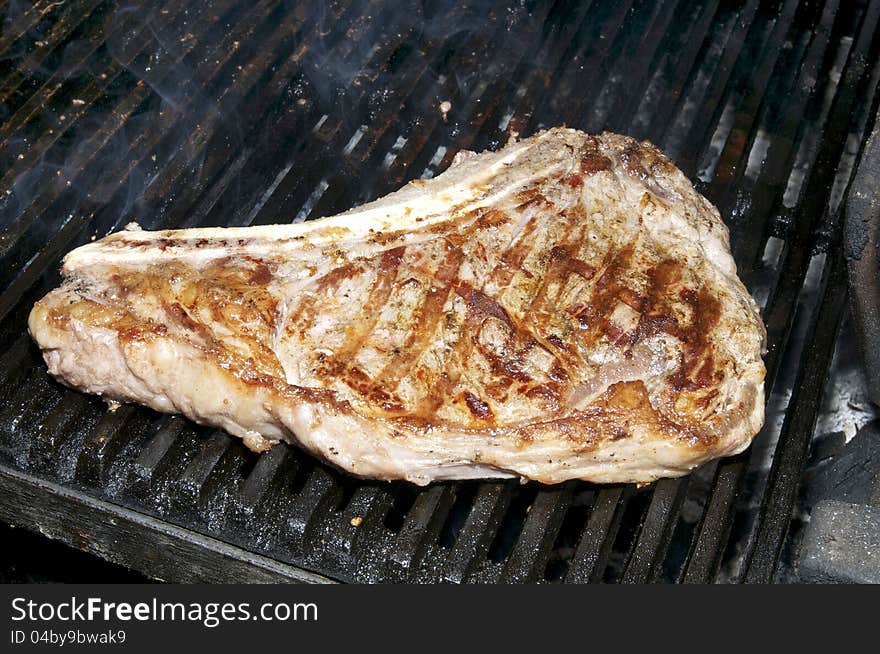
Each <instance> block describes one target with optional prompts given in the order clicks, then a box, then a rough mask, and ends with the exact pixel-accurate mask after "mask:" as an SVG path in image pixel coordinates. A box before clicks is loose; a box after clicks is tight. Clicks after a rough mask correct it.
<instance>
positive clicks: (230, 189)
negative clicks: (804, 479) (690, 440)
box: [0, 0, 880, 582]
mask: <svg viewBox="0 0 880 654" xmlns="http://www.w3.org/2000/svg"><path fill="white" fill-rule="evenodd" d="M0 13H2V15H3V22H2V31H0V123H2V125H0V228H2V235H0V259H2V266H0V285H2V289H3V290H2V294H0V342H2V348H0V351H2V352H3V354H2V356H0V392H2V393H3V396H4V400H3V402H2V403H0V485H2V488H3V490H2V496H3V497H2V499H0V516H2V517H3V519H5V520H7V521H10V522H13V523H16V524H23V525H26V526H29V527H31V528H35V529H40V530H41V531H43V532H45V533H48V534H49V535H51V536H53V537H56V538H61V539H62V540H65V541H66V542H68V543H72V544H75V545H77V546H80V547H83V548H86V549H91V550H94V551H97V552H98V553H100V554H101V555H103V556H105V557H108V558H111V559H113V560H116V561H118V562H121V563H124V564H125V565H128V566H130V567H134V568H136V569H138V570H141V571H144V572H145V573H146V574H150V575H152V576H155V577H159V578H166V579H177V580H193V579H210V580H219V579H230V580H236V579H274V580H282V579H295V580H296V579H298V580H313V581H314V580H319V579H321V578H324V577H326V578H330V579H336V580H342V581H380V580H386V581H409V582H427V581H436V580H442V581H450V582H472V581H477V582H516V581H548V582H563V581H564V582H581V581H606V582H608V581H612V582H644V581H688V582H702V581H769V580H773V579H774V578H776V576H777V575H778V574H780V572H779V566H780V558H781V556H782V552H783V546H784V544H785V541H786V537H787V535H788V533H789V526H790V522H791V519H792V515H793V511H794V508H795V503H796V499H797V493H798V489H799V486H800V481H801V476H802V472H803V469H804V466H805V464H806V460H807V456H808V453H809V447H810V443H811V440H812V438H813V431H814V425H815V422H816V419H817V412H818V410H819V405H820V399H821V397H822V393H823V389H824V386H825V380H826V378H827V376H828V371H829V367H830V365H831V360H832V356H833V354H834V351H835V347H836V346H837V341H838V336H837V335H838V325H839V322H840V316H841V314H842V313H843V311H844V308H845V306H846V283H845V275H844V270H843V266H844V261H843V257H842V254H841V248H840V245H839V230H840V224H841V217H840V206H841V198H842V197H843V195H844V193H845V191H846V189H847V186H848V184H849V181H850V176H851V173H852V169H853V164H854V162H855V161H856V160H857V158H858V156H859V153H860V151H861V148H862V144H863V142H864V140H865V137H866V134H867V133H868V132H869V130H870V127H871V121H872V118H873V116H874V114H875V111H876V102H875V100H874V98H875V97H876V90H877V83H878V80H880V57H878V56H877V55H878V48H880V30H878V29H877V28H878V19H880V2H876V1H875V2H867V1H865V2H839V1H837V0H827V1H825V2H821V1H810V0H803V1H797V0H780V1H765V2H761V1H759V0H714V1H712V0H710V1H708V2H698V1H696V0H666V1H663V2H647V1H638V0H635V1H633V0H630V1H624V2H615V3H607V2H574V1H571V2H568V1H565V0H559V1H558V2H555V3H551V2H548V3H538V2H534V3H530V2H525V3H522V4H520V5H517V6H515V7H513V8H510V7H506V6H502V5H501V4H499V6H497V7H495V6H491V5H489V4H488V3H485V2H481V3H476V4H473V5H468V4H460V3H454V2H427V1H426V2H407V3H403V4H401V3H395V2H383V1H380V0H372V1H371V0H339V1H337V2H324V3H299V4H293V3H289V2H283V1H280V0H262V1H261V2H257V3H236V2H233V1H232V0H213V1H211V2H204V3H201V2H200V3H186V2H164V3H163V2H158V3H154V4H146V3H143V4H142V3H140V2H137V1H134V2H131V3H124V4H123V3H121V2H108V1H101V0H68V1H67V2H50V1H48V0H37V1H36V2H33V3H20V2H18V1H17V0H6V1H5V2H3V1H2V0H0ZM447 102H448V103H449V104H448V105H447V104H445V103H447ZM441 103H444V104H442V106H441ZM562 123H565V124H568V125H570V126H573V127H578V128H582V129H586V130H588V131H600V130H602V129H610V130H615V131H620V132H624V133H629V134H632V135H633V136H636V137H639V138H647V139H650V140H652V141H653V142H655V143H657V144H658V145H659V146H660V147H661V148H662V149H664V150H665V151H666V152H667V153H668V154H669V155H670V157H671V158H672V159H673V161H675V162H676V163H677V164H678V165H679V166H680V167H681V168H682V170H683V171H684V172H685V174H687V175H688V176H689V177H690V178H691V179H693V180H695V182H696V183H697V186H698V188H699V190H701V191H702V192H703V193H704V194H705V195H707V197H709V198H710V199H711V200H712V201H713V202H714V203H716V204H717V205H718V206H719V208H720V209H721V212H722V215H723V216H724V217H725V219H726V220H727V221H728V224H729V226H730V229H731V238H732V245H733V249H734V253H735V256H736V259H737V263H738V265H739V269H740V274H741V276H742V277H743V279H744V281H745V282H746V284H747V285H748V286H749V288H750V290H751V291H752V292H753V293H754V294H755V296H756V297H757V298H758V299H759V301H760V303H761V305H762V307H763V316H764V320H765V322H766V324H767V326H768V331H769V352H768V355H767V359H766V362H767V367H768V375H767V382H766V383H767V390H768V393H767V395H768V407H769V408H768V421H767V425H766V426H765V428H764V430H763V431H762V432H761V434H760V435H759V436H758V437H757V439H756V441H755V445H754V446H753V447H752V448H751V449H750V450H748V451H747V452H745V453H744V454H742V455H740V456H737V457H733V458H731V459H727V460H724V461H721V462H719V463H716V464H711V465H708V466H704V467H703V468H701V469H698V470H697V471H695V472H694V474H692V475H690V476H689V477H686V478H683V479H675V480H664V481H660V482H658V483H655V484H653V485H651V486H648V487H645V488H634V487H631V486H606V487H598V486H593V485H589V484H585V483H568V484H563V485H560V486H557V487H540V486H537V485H534V484H527V485H519V484H517V483H514V482H480V483H476V482H475V483H456V484H452V483H447V484H436V485H433V486H430V487H428V488H424V489H419V488H415V487H413V486H410V485H408V484H404V483H397V484H384V483H370V482H364V481H359V480H355V479H352V478H350V477H347V476H345V475H344V474H342V473H339V472H337V471H335V470H333V469H330V468H328V467H326V466H324V465H322V464H320V463H317V462H316V461H315V460H313V459H312V458H310V457H309V456H306V455H304V454H302V453H301V452H299V451H298V450H295V449H294V448H291V447H286V446H279V447H276V448H275V449H273V450H272V451H270V452H268V453H266V454H263V455H261V456H257V455H254V454H251V453H249V452H247V451H246V450H245V448H244V447H243V446H242V445H241V443H239V442H238V440H237V439H234V438H231V437H229V436H227V435H226V434H224V433H223V432H220V431H216V430H210V429H204V428H200V427H197V426H195V425H193V424H191V423H189V422H188V421H186V420H185V419H182V418H180V417H173V416H160V415H157V414H155V413H152V412H150V411H147V410H144V409H140V408H137V407H128V406H126V407H122V408H120V409H118V410H116V411H114V412H109V411H108V410H107V408H106V406H105V405H103V403H102V402H100V401H99V400H96V399H95V398H91V397H86V396H83V395H81V394H78V393H76V392H74V391H71V390H67V389H65V388H63V387H61V386H59V385H58V384H56V383H55V382H53V381H52V380H51V379H49V378H48V376H47V374H46V372H45V367H44V366H43V364H42V362H41V360H40V358H39V354H38V353H37V351H36V349H35V347H34V346H33V345H32V344H31V343H30V339H29V337H28V335H27V333H26V327H25V325H26V317H27V313H28V311H29V310H30V307H31V306H32V304H33V302H34V301H35V300H37V299H38V298H39V297H41V296H42V294H43V293H45V292H46V291H47V290H49V289H50V288H51V287H52V286H54V285H55V284H56V283H57V281H58V273H57V271H58V268H59V265H60V258H61V257H62V256H63V254H64V253H66V252H67V251H68V250H70V249H71V248H73V247H75V246H77V245H80V244H82V243H85V242H87V241H88V240H89V239H90V238H92V237H94V236H101V235H103V234H105V233H107V232H109V231H112V230H116V229H119V228H121V227H122V226H123V225H124V224H126V223H127V222H129V221H131V220H137V221H138V222H139V223H140V224H141V225H142V226H144V227H145V228H163V227H193V226H199V225H246V224H267V223H272V222H284V221H291V220H294V221H299V220H306V219H310V218H314V217H317V216H321V215H327V214H331V213H335V212H338V211H341V210H344V209H347V208H349V207H351V206H353V205H355V204H358V203H361V202H364V201H366V200H369V199H372V198H375V197H378V196H379V195H382V194H384V193H387V192H389V191H392V190H394V189H395V188H397V187H399V186H400V185H401V184H402V183H404V182H406V181H407V180H409V179H413V178H417V177H420V176H430V175H434V174H436V173H438V172H440V171H442V170H444V169H445V168H446V167H447V166H448V165H449V163H450V162H451V160H452V157H453V156H454V155H455V153H456V152H458V151H459V150H461V149H474V150H482V149H485V148H489V147H497V146H499V145H500V144H502V143H503V142H504V141H506V140H507V138H508V137H509V135H510V133H511V132H518V133H524V134H528V133H531V132H533V131H535V130H537V129H539V128H541V127H546V126H552V125H556V124H562ZM844 345H845V346H849V345H848V344H844ZM782 566H783V568H784V566H785V561H784V560H783V561H782ZM303 571H311V572H312V573H317V575H320V576H317V575H312V574H310V573H309V572H303Z"/></svg>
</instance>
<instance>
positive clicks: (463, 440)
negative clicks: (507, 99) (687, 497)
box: [29, 129, 765, 484]
mask: <svg viewBox="0 0 880 654" xmlns="http://www.w3.org/2000/svg"><path fill="white" fill-rule="evenodd" d="M63 274H64V282H63V284H62V285H61V287H60V288H58V289H56V290H54V291H52V292H51V293H49V294H48V295H47V296H46V297H45V298H44V299H43V300H41V301H40V302H39V303H37V305H36V306H35V307H34V309H33V311H32V313H31V316H30V325H29V326H30V331H31V334H32V335H33V337H34V338H35V339H36V341H37V342H38V343H39V345H40V347H41V348H42V349H43V352H44V355H45V359H46V362H47V364H48V367H49V370H50V372H51V373H52V374H53V375H54V376H55V377H57V378H58V379H60V380H61V381H63V382H65V383H67V384H69V385H70V386H73V387H75V388H79V389H82V390H85V391H88V392H91V393H98V394H101V395H102V396H104V397H106V398H108V399H112V400H118V401H124V402H138V403H141V404H145V405H147V406H150V407H153V408H154V409H157V410H159V411H167V412H179V413H183V414H185V415H186V416H188V417H190V418H192V419H193V420H195V421H197V422H200V423H203V424H208V425H214V426H217V427H221V428H223V429H226V430H227V431H229V432H230V433H232V434H235V435H237V436H240V437H242V438H243V439H244V442H245V443H246V444H247V446H248V447H250V448H251V449H253V450H258V451H259V450H265V449H267V448H269V447H271V446H272V445H273V444H275V443H277V442H278V441H282V440H284V441H290V442H295V443H299V444H300V445H301V446H302V447H304V448H305V449H307V450H309V451H310V452H312V453H314V454H316V455H318V456H319V457H321V458H323V459H325V460H327V461H330V462H332V463H334V464H336V465H338V466H339V467H341V468H344V469H345V470H348V471H350V472H352V473H354V474H356V475H360V476H364V477H376V478H381V479H398V478H404V479H408V480H410V481H412V482H415V483H417V484H425V483H428V482H430V481H432V480H437V479H463V478H474V477H509V476H521V477H524V478H528V479H536V480H539V481H542V482H547V483H553V482H560V481H563V480H566V479H573V478H577V479H587V480H591V481H596V482H647V481H651V480H653V479H656V478H658V477H664V476H677V475H681V474H684V473H686V472H687V471H688V470H690V469H691V468H693V467H694V466H696V465H698V464H700V463H702V462H704V461H707V460H709V459H712V458H715V457H720V456H724V455H728V454H731V453H735V452H739V451H741V450H743V449H744V448H745V447H746V446H747V445H748V443H749V441H750V439H751V438H752V437H753V436H754V434H755V433H756V432H757V430H758V429H759V428H760V426H761V424H762V421H763V411H764V402H763V384H762V382H763V378H764V366H763V363H762V360H761V353H762V348H763V343H764V338H765V333H764V327H763V324H762V322H761V320H760V318H759V316H758V312H757V308H756V305H755V303H754V301H753V300H752V298H751V296H750V295H749V294H748V292H747V291H746V289H745V287H744V286H743V285H742V283H741V282H740V280H739V279H738V278H737V276H736V270H735V265H734V262H733V259H732V258H731V256H730V252H729V248H728V237H727V230H726V228H725V226H724V225H723V223H722V222H721V220H720V217H719V215H718V212H717V210H716V209H715V208H714V207H713V206H712V205H711V204H710V203H709V202H708V201H707V200H705V199H704V198H703V197H702V196H701V195H699V194H698V193H697V192H696V191H695V190H694V189H693V187H692V186H691V184H690V183H689V182H688V180H687V179H686V178H685V177H684V175H683V174H682V173H681V172H680V171H679V170H678V169H677V168H676V167H675V166H674V165H672V163H670V161H669V160H668V159H667V158H666V157H664V156H663V155H662V154H661V153H660V152H659V151H658V150H657V149H655V148H654V147H653V146H652V145H651V144H649V143H646V142H645V143H639V142H637V141H635V140H633V139H631V138H628V137H625V136H619V135H616V134H607V133H606V134H602V135H601V136H588V135H586V134H584V133H582V132H578V131H575V130H570V129H552V130H549V131H545V132H541V133H539V134H537V135H536V136H533V137H531V138H528V139H525V140H522V141H519V142H516V143H511V144H508V145H507V146H506V147H504V148H503V149H501V150H499V151H498V152H488V153H484V154H480V155H475V154H473V153H467V154H466V155H464V156H460V157H458V158H457V160H456V161H455V163H454V164H453V166H452V167H451V168H450V169H449V170H448V171H447V172H446V173H444V174H442V175H440V176H439V177H437V178H435V179H433V180H427V181H424V180H419V181H415V182H412V183H410V184H409V185H407V186H406V187H405V188H403V189H402V190H400V191H398V192H396V193H392V194H391V195H388V196H386V197H384V198H382V199H380V200H378V201H376V202H373V203H370V204H367V205H364V206H362V207H360V208H357V209H354V210H351V211H349V212H346V213H343V214H340V215H337V216H333V217H330V218H325V219H322V220H317V221H312V222H308V223H304V224H297V225H275V226H269V227H250V228H240V229H192V230H180V231H162V232H144V231H131V230H129V231H124V232H120V233H117V234H113V235H111V236H108V237H107V238H104V239H102V240H100V241H97V242H95V243H91V244H88V245H85V246H83V247H81V248H79V249H77V250H74V251H73V252H71V253H70V254H69V255H68V256H67V258H66V259H65V262H64V269H63Z"/></svg>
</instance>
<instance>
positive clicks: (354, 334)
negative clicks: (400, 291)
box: [325, 247, 409, 374]
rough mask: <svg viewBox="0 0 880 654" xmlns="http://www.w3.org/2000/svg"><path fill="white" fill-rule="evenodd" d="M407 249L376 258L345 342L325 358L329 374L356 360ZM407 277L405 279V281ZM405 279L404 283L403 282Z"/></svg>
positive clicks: (376, 319)
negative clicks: (370, 284) (369, 285)
mask: <svg viewBox="0 0 880 654" xmlns="http://www.w3.org/2000/svg"><path fill="white" fill-rule="evenodd" d="M405 250H406V248H404V247H398V248H393V249H391V250H386V251H385V252H383V253H382V254H381V255H380V256H379V257H378V262H377V265H376V271H377V272H376V279H375V280H374V281H373V285H372V287H371V288H370V291H369V293H368V295H367V299H366V301H365V302H364V303H363V305H362V306H361V310H360V313H359V315H357V316H355V317H353V318H352V319H351V320H350V323H349V328H348V331H347V332H346V338H345V341H344V342H343V343H342V345H341V346H340V347H339V349H338V350H337V351H336V352H334V354H333V356H332V357H331V358H330V359H329V360H327V362H326V367H325V370H326V372H329V373H331V374H341V373H343V372H344V371H345V370H346V369H347V368H348V367H349V366H350V365H351V363H352V362H353V361H354V360H355V358H356V357H357V354H358V352H359V351H360V350H361V348H363V346H364V344H365V343H366V341H367V339H368V338H369V336H370V335H371V334H372V333H373V330H375V328H376V323H377V322H378V320H379V315H380V314H381V311H382V307H384V306H385V303H386V302H388V298H389V297H390V296H391V291H392V290H393V288H394V280H395V279H396V277H397V271H398V269H399V268H400V262H401V260H402V259H403V255H404V252H405ZM408 281H409V280H407V282H408ZM407 282H404V284H406V283H407Z"/></svg>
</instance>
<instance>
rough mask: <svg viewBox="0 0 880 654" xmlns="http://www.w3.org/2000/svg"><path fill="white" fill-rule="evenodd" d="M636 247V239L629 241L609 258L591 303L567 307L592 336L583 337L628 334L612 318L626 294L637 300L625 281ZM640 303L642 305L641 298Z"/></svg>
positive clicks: (615, 336) (618, 338)
mask: <svg viewBox="0 0 880 654" xmlns="http://www.w3.org/2000/svg"><path fill="white" fill-rule="evenodd" d="M634 248H635V244H634V243H628V244H627V245H625V246H624V247H622V248H620V249H619V250H618V251H617V252H615V253H614V254H613V255H610V256H609V257H608V258H607V259H606V261H607V263H606V264H605V266H604V270H603V272H602V274H601V275H600V276H599V278H598V279H597V280H596V282H595V284H594V285H593V293H592V296H591V297H590V300H589V303H588V304H582V303H577V304H574V305H572V306H569V307H568V308H566V310H565V311H566V313H568V314H569V315H571V316H573V317H574V318H575V319H577V321H578V324H579V325H580V327H581V329H582V330H588V333H589V336H585V335H582V338H586V339H587V340H590V339H592V340H595V339H596V338H598V337H599V336H601V335H604V336H606V337H607V338H609V339H610V340H611V341H612V342H614V343H617V342H618V341H619V340H620V339H621V338H622V337H623V336H624V333H623V331H622V330H621V329H620V328H619V327H618V326H617V325H615V324H614V323H613V322H612V321H611V314H612V313H613V311H614V308H615V307H616V306H617V303H618V302H619V301H620V300H621V298H622V297H623V298H626V299H628V300H629V301H630V302H635V301H636V298H635V297H633V295H632V293H633V292H632V290H631V289H629V288H628V287H627V286H626V285H625V284H624V280H626V279H627V277H628V275H627V271H628V270H629V269H630V266H631V263H632V258H633V252H634ZM636 303H637V304H638V305H639V309H640V308H641V305H640V302H636ZM637 310H638V309H637ZM588 345H589V343H588Z"/></svg>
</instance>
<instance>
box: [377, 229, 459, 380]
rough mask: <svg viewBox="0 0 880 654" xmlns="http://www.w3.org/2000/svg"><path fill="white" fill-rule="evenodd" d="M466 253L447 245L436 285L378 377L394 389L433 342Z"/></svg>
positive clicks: (417, 309) (411, 320)
mask: <svg viewBox="0 0 880 654" xmlns="http://www.w3.org/2000/svg"><path fill="white" fill-rule="evenodd" d="M463 260H464V252H463V251H462V250H461V249H460V248H456V247H452V246H450V245H448V244H447V252H446V256H445V258H444V259H443V261H442V262H441V263H440V266H439V267H438V268H437V271H436V273H435V274H434V285H433V286H432V287H431V288H429V289H428V292H427V293H426V294H425V297H424V299H423V300H422V303H421V305H420V306H419V307H418V308H416V310H415V311H413V314H412V316H411V317H410V318H409V320H410V324H411V329H410V332H409V334H408V335H407V340H406V343H405V344H404V345H403V347H401V348H400V354H399V355H398V356H396V357H395V358H393V359H392V360H391V361H390V362H389V363H388V364H387V365H386V366H385V368H384V370H382V372H381V373H379V374H378V375H377V376H376V379H380V380H382V383H383V384H386V385H387V386H388V388H391V389H394V388H396V387H397V385H398V384H399V383H400V381H401V380H402V379H403V378H404V377H405V376H406V374H407V373H408V372H409V371H410V369H411V368H412V366H413V365H414V364H415V363H416V362H417V361H418V360H419V358H420V357H421V356H422V353H423V352H424V351H425V349H426V348H427V347H428V345H429V344H430V339H431V337H432V336H433V335H434V332H435V331H436V330H437V326H438V324H439V323H440V320H441V319H442V318H443V305H445V304H446V299H447V298H448V297H449V293H450V291H451V290H452V285H453V283H454V281H455V279H456V276H457V274H458V269H459V267H460V266H461V262H462V261H463Z"/></svg>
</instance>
